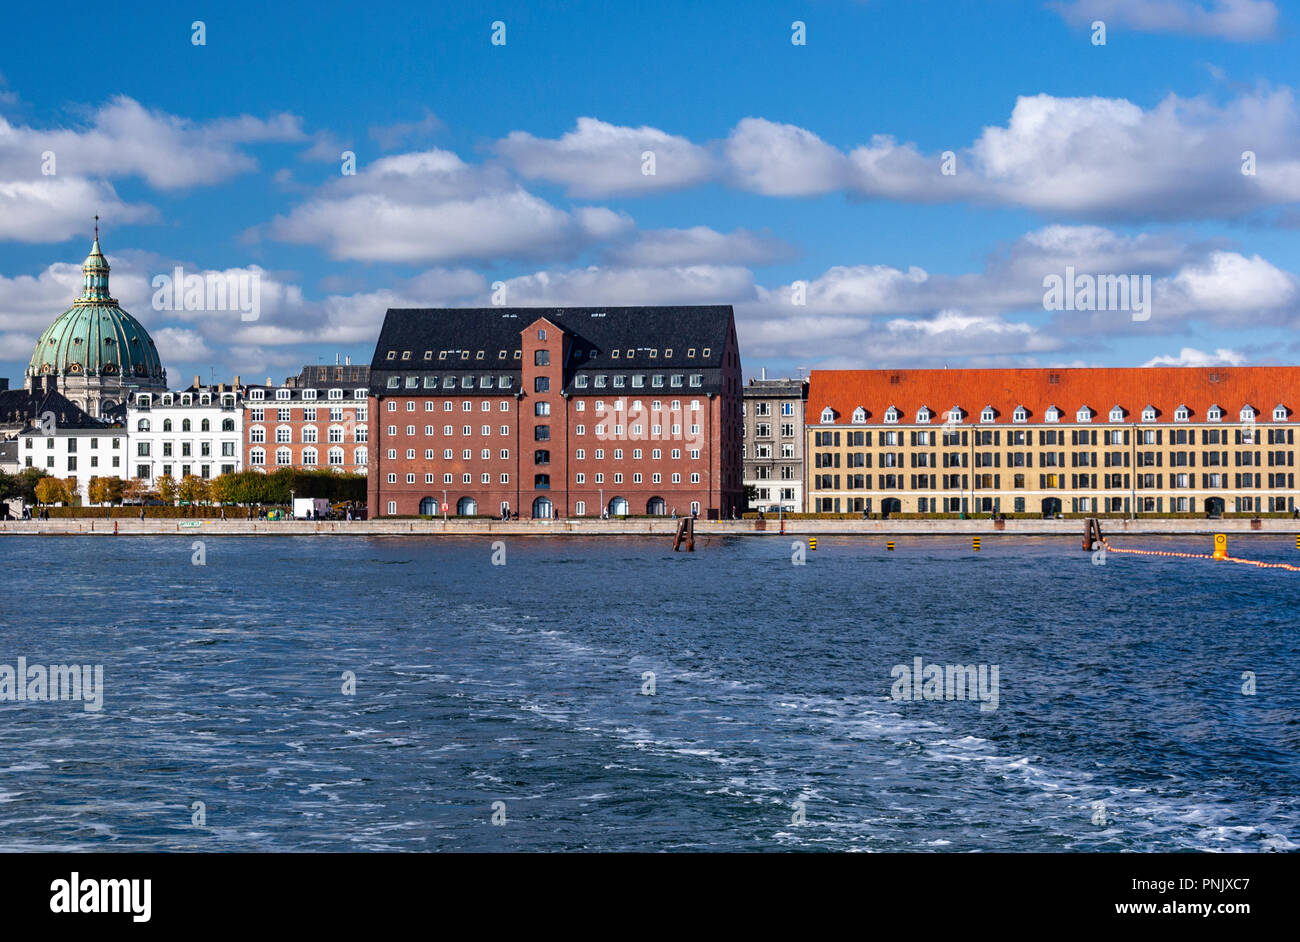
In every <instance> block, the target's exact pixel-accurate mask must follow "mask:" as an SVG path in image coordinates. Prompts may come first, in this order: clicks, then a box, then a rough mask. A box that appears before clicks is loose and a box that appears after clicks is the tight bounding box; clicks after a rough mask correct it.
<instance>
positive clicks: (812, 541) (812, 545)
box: [808, 536, 817, 550]
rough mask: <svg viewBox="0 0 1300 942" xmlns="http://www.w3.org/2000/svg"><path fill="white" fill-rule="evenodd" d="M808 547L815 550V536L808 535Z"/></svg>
mask: <svg viewBox="0 0 1300 942" xmlns="http://www.w3.org/2000/svg"><path fill="white" fill-rule="evenodd" d="M808 548H809V549H810V550H815V549H816V548H817V537H815V536H810V537H808Z"/></svg>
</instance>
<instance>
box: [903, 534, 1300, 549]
mask: <svg viewBox="0 0 1300 942" xmlns="http://www.w3.org/2000/svg"><path fill="white" fill-rule="evenodd" d="M1295 542H1296V546H1297V547H1300V536H1298V537H1296V538H1295ZM885 549H887V550H889V551H890V552H891V553H892V552H893V551H894V541H893V540H890V541H889V542H887V543H886V544H885Z"/></svg>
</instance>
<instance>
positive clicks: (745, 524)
mask: <svg viewBox="0 0 1300 942" xmlns="http://www.w3.org/2000/svg"><path fill="white" fill-rule="evenodd" d="M762 522H763V523H765V524H766V527H765V529H763V530H759V529H757V527H756V524H757V523H759V521H754V520H721V521H717V520H715V521H709V520H697V521H696V523H695V533H696V536H697V537H700V536H760V537H761V536H779V535H780V533H781V531H780V524H779V523H778V521H777V520H776V519H774V518H773V519H769V520H766V521H762ZM1252 523H1257V524H1258V529H1254V528H1253V527H1252ZM115 524H116V533H117V535H120V536H177V535H179V536H198V535H199V534H204V535H207V536H431V535H446V536H489V535H491V536H558V535H565V536H593V537H596V536H655V537H659V538H662V539H670V538H671V537H672V535H673V533H674V532H676V526H677V525H676V522H675V521H673V520H672V519H669V518H659V519H645V518H641V519H627V520H588V519H572V520H515V521H508V522H507V521H501V520H457V519H455V518H452V519H449V520H448V521H447V522H446V523H444V522H443V521H442V520H352V521H343V520H330V521H325V520H279V521H269V520H185V519H177V518H161V517H160V518H157V519H149V518H146V519H144V520H139V519H136V518H129V519H117V520H109V519H106V518H93V517H84V518H78V519H53V520H23V521H0V536H6V535H9V536H32V535H42V536H68V535H84V536H113V535H114V532H115V529H114V525H115ZM1101 526H1102V532H1103V533H1104V534H1105V535H1106V536H1107V537H1116V536H1124V535H1128V534H1133V535H1209V534H1213V533H1228V534H1236V535H1243V536H1245V535H1251V534H1257V535H1267V534H1273V535H1278V534H1295V533H1300V520H1291V519H1285V518H1281V519H1279V518H1264V519H1261V520H1258V521H1251V520H1250V519H1248V518H1241V519H1236V518H1233V519H1227V520H1203V519H1197V520H1160V519H1151V520H1102V521H1101ZM1083 530H1084V521H1083V520H1037V519H1030V520H1007V521H1005V525H1004V529H995V527H994V522H993V521H992V520H987V519H985V520H786V521H785V535H786V536H822V535H828V536H829V535H852V536H909V535H910V536H982V537H1014V536H1062V537H1069V538H1070V539H1082V535H1083Z"/></svg>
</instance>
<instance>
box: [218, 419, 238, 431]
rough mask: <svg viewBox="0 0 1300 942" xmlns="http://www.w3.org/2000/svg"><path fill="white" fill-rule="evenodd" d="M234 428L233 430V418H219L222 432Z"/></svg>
mask: <svg viewBox="0 0 1300 942" xmlns="http://www.w3.org/2000/svg"><path fill="white" fill-rule="evenodd" d="M234 430H235V420H234V419H222V420H221V431H223V432H233V431H234Z"/></svg>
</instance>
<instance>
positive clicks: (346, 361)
mask: <svg viewBox="0 0 1300 942" xmlns="http://www.w3.org/2000/svg"><path fill="white" fill-rule="evenodd" d="M343 365H344V366H351V365H352V354H350V353H349V354H348V355H347V356H346V357H344V358H343Z"/></svg>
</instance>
